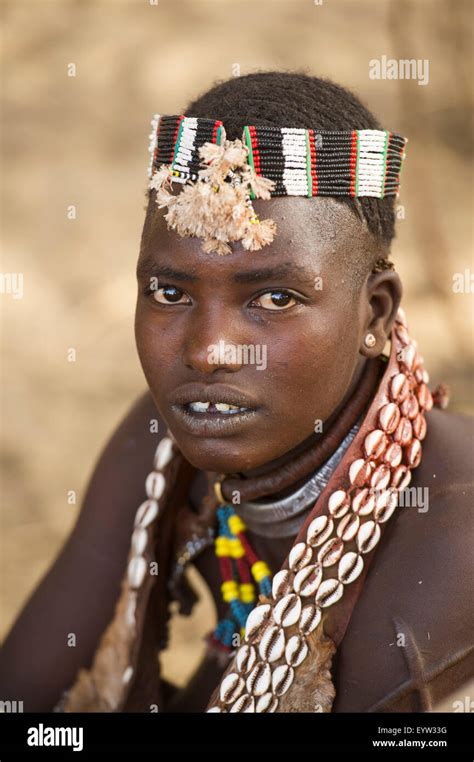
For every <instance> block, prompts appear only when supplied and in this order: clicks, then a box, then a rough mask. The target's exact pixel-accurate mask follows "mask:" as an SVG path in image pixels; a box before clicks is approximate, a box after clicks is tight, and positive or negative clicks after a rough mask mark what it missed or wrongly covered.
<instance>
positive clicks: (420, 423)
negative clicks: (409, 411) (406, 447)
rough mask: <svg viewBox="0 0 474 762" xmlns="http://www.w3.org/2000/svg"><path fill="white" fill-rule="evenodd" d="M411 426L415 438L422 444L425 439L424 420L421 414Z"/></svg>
mask: <svg viewBox="0 0 474 762" xmlns="http://www.w3.org/2000/svg"><path fill="white" fill-rule="evenodd" d="M412 425H413V433H414V434H415V437H416V438H417V439H419V440H420V442H422V441H423V439H424V438H425V437H426V420H425V417H424V415H423V413H418V415H417V416H416V418H415V419H414V421H413V424H412Z"/></svg>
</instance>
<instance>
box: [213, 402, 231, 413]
mask: <svg viewBox="0 0 474 762" xmlns="http://www.w3.org/2000/svg"><path fill="white" fill-rule="evenodd" d="M215 407H216V409H217V410H219V411H220V412H221V413H226V412H227V411H228V410H230V409H231V408H234V405H228V404H227V403H226V402H216V404H215Z"/></svg>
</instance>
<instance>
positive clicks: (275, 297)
mask: <svg viewBox="0 0 474 762" xmlns="http://www.w3.org/2000/svg"><path fill="white" fill-rule="evenodd" d="M295 304H297V300H296V298H295V297H294V296H293V294H290V293H289V292H288V291H281V290H280V289H275V290H274V291H266V292H265V293H264V294H260V296H258V297H256V298H255V299H253V301H252V303H251V305H250V306H256V307H263V309H265V310H273V311H274V312H275V311H277V312H283V310H285V309H289V307H293V306H294V305H295Z"/></svg>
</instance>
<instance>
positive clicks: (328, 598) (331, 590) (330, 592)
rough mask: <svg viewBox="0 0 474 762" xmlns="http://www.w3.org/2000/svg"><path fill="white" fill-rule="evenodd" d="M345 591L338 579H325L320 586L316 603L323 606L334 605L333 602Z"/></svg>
mask: <svg viewBox="0 0 474 762" xmlns="http://www.w3.org/2000/svg"><path fill="white" fill-rule="evenodd" d="M343 592H344V587H343V585H342V583H341V582H339V580H338V579H334V578H331V579H325V580H323V582H321V584H320V586H319V589H318V592H317V594H316V603H317V605H318V606H321V607H322V608H326V607H327V606H332V604H333V603H336V601H338V600H339V598H340V597H341V595H342V593H343Z"/></svg>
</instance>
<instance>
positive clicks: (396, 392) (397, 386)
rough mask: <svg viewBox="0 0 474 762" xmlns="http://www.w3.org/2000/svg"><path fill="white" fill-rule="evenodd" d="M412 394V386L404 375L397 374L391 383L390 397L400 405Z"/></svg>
mask: <svg viewBox="0 0 474 762" xmlns="http://www.w3.org/2000/svg"><path fill="white" fill-rule="evenodd" d="M409 392H410V385H409V383H408V379H407V377H406V376H405V374H404V373H397V374H396V375H395V376H393V378H392V380H391V381H390V397H391V398H392V400H393V401H394V402H397V403H398V404H400V402H403V400H404V399H406V397H408V394H409Z"/></svg>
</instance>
